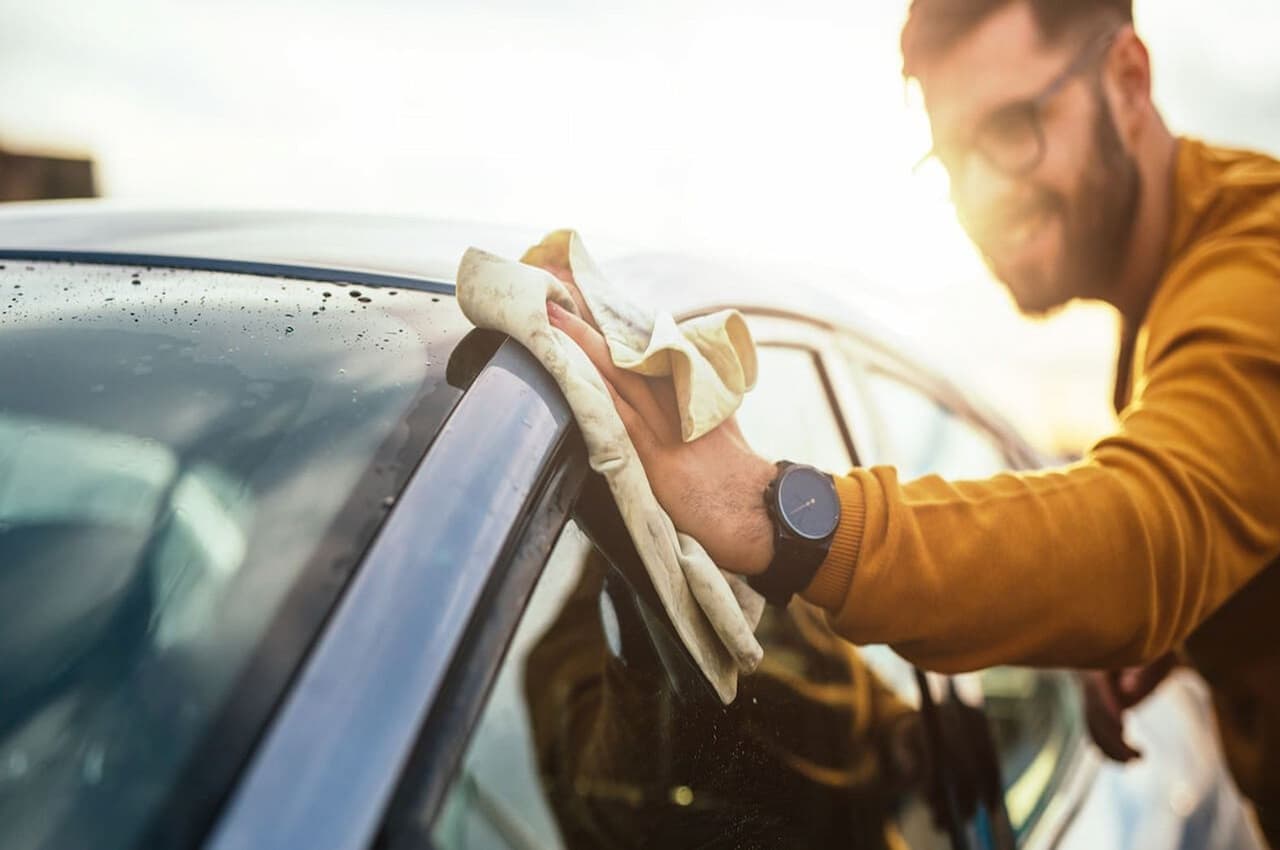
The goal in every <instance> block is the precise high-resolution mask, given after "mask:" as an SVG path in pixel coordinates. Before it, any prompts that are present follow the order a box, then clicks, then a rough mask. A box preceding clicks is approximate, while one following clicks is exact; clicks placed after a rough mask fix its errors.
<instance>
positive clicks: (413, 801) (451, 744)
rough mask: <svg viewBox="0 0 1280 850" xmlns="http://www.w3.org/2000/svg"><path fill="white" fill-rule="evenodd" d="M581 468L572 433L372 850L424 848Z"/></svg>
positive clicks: (444, 689)
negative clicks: (379, 842)
mask: <svg viewBox="0 0 1280 850" xmlns="http://www.w3.org/2000/svg"><path fill="white" fill-rule="evenodd" d="M588 470H589V467H588V465H587V459H586V448H585V447H584V446H583V444H582V439H581V436H580V435H579V433H578V432H577V431H576V430H574V431H573V432H572V434H571V435H570V436H568V437H565V438H563V439H562V440H561V441H560V442H559V443H558V445H557V449H556V459H555V460H554V461H553V462H552V466H551V467H550V469H548V470H547V471H546V472H545V474H544V476H543V481H542V483H541V485H540V487H539V490H538V495H537V496H536V498H535V500H534V501H533V503H532V504H531V505H530V506H529V509H528V511H527V515H526V516H525V517H524V518H523V521H522V522H521V524H520V526H519V528H518V530H517V531H516V532H515V535H516V536H514V537H513V539H512V540H511V541H510V542H509V544H508V546H507V549H506V551H505V552H504V555H503V556H502V558H501V559H500V562H503V561H505V562H506V563H505V566H504V567H502V568H499V569H496V570H495V571H494V572H493V574H492V575H491V576H490V580H489V582H488V584H487V585H486V587H485V589H484V593H483V595H482V597H481V599H480V601H479V602H478V603H477V605H476V607H475V611H474V615H473V617H472V619H471V621H470V622H469V623H468V624H467V629H466V631H465V633H464V635H463V638H462V642H461V644H460V648H459V650H458V652H457V653H456V654H455V655H454V657H453V658H452V660H451V661H450V664H449V670H448V672H447V673H446V674H445V679H444V681H443V683H442V684H441V686H440V689H439V691H438V692H437V693H436V695H435V698H434V700H433V703H432V706H431V710H430V713H429V714H428V716H427V719H426V721H425V722H424V723H423V726H422V730H421V732H420V733H419V735H418V738H417V741H416V742H415V743H414V746H413V754H412V756H411V757H410V758H409V761H408V763H407V765H406V766H405V768H404V769H403V770H402V771H401V773H400V775H399V776H398V777H397V780H396V782H397V788H396V791H395V793H394V795H393V797H392V802H391V804H390V805H389V807H388V810H387V815H386V817H385V819H384V821H383V823H382V825H381V826H380V828H379V835H380V837H381V841H382V843H381V844H380V845H379V846H382V847H387V848H391V849H392V850H395V848H401V847H429V846H431V834H432V830H433V829H434V828H435V825H436V822H437V820H438V819H439V817H440V816H441V814H442V813H443V810H444V805H445V803H446V802H447V801H448V796H449V790H450V789H451V787H452V785H453V782H454V781H455V780H456V779H457V778H458V776H459V769H460V767H461V765H462V761H463V757H464V756H465V755H466V752H467V748H468V746H469V745H470V743H471V738H472V735H473V734H474V732H475V729H476V726H477V725H478V724H479V722H480V718H481V716H482V715H483V714H484V709H485V707H486V705H488V700H489V696H490V694H491V693H492V691H493V686H494V684H495V683H496V682H497V678H498V673H499V671H500V670H501V668H502V664H503V662H504V661H505V660H506V656H507V651H508V648H509V647H510V644H511V641H512V640H513V639H514V637H515V634H516V631H517V630H518V628H519V625H520V621H521V618H522V617H523V616H524V612H525V609H526V608H527V607H528V605H529V602H530V600H531V599H532V598H533V594H534V590H535V589H536V587H537V584H538V580H539V579H540V578H541V577H542V575H543V572H544V570H545V568H546V566H547V561H548V559H549V558H550V556H551V553H552V551H553V550H554V549H555V545H556V543H557V541H558V540H559V538H560V534H561V532H562V531H563V530H564V527H565V525H566V524H567V523H568V521H569V518H570V516H571V515H572V512H573V504H574V502H575V501H576V499H577V496H578V493H579V491H580V490H581V489H582V485H583V483H584V481H585V480H586V477H587V474H588Z"/></svg>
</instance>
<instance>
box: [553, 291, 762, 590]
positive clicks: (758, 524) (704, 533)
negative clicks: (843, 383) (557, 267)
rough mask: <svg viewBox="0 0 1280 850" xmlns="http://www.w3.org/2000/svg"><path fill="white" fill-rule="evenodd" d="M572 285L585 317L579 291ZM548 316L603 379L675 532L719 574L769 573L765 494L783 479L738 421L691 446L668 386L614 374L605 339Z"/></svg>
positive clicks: (556, 313)
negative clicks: (754, 447)
mask: <svg viewBox="0 0 1280 850" xmlns="http://www.w3.org/2000/svg"><path fill="white" fill-rule="evenodd" d="M562 279H563V278H562ZM566 283H569V289H570V290H571V291H572V292H573V296H574V301H575V302H576V303H577V304H578V305H579V306H580V308H581V309H583V310H585V308H586V305H585V303H584V302H583V300H582V297H581V295H580V294H579V293H578V292H577V291H576V287H574V286H573V285H572V284H571V283H570V282H569V281H566ZM584 315H590V314H589V313H584ZM547 316H548V318H549V319H550V321H551V324H552V325H553V326H554V327H557V328H559V329H560V330H562V331H564V332H565V333H566V334H568V335H569V337H570V338H571V339H572V340H573V341H574V342H576V343H577V344H578V346H579V347H581V348H582V350H583V351H584V352H586V354H587V356H588V357H589V358H590V359H591V362H592V363H594V364H595V367H596V369H598V370H599V372H600V375H601V377H603V378H604V382H605V385H606V386H607V387H608V388H609V393H610V394H611V395H612V396H613V403H614V406H615V407H617V409H618V414H619V415H620V416H621V417H622V422H623V424H624V425H626V428H627V433H628V434H629V435H630V437H631V442H632V443H634V444H635V447H636V452H637V453H638V454H639V455H640V462H641V463H642V464H643V465H644V469H645V473H646V474H647V475H648V478H649V485H650V486H651V487H653V492H654V495H655V496H657V497H658V502H659V503H660V504H661V505H662V507H663V508H664V509H665V510H666V512H667V513H668V514H669V515H670V516H671V520H672V521H673V522H674V523H675V526H676V528H678V529H679V530H680V531H683V532H684V533H686V534H689V535H691V536H692V537H693V538H694V539H695V540H697V541H698V542H699V543H701V544H702V546H703V548H705V549H706V550H707V553H708V554H709V555H710V556H711V557H712V559H713V560H714V561H715V562H716V564H717V565H719V566H720V567H722V568H724V569H726V570H730V571H732V572H736V573H742V574H744V575H752V574H755V573H762V572H764V571H765V569H766V568H767V567H768V566H769V562H770V561H771V560H772V559H773V523H772V521H771V520H770V519H769V514H768V512H767V511H766V510H765V506H764V491H765V488H766V487H767V486H768V485H769V482H770V481H772V480H773V478H774V476H775V475H777V470H776V469H775V468H774V465H773V464H772V463H770V462H769V461H767V460H765V459H764V458H762V457H760V456H759V455H757V454H756V453H755V452H753V451H752V450H751V447H750V446H748V445H747V441H746V440H744V439H743V437H742V432H741V431H739V430H738V424H737V422H736V421H734V420H733V419H729V420H728V421H727V422H725V423H724V424H722V425H721V426H720V427H718V428H716V429H715V430H714V431H711V432H709V433H707V434H705V435H704V436H702V437H700V438H698V439H697V440H694V441H693V442H690V443H686V442H684V441H683V440H682V439H681V436H680V419H679V415H678V413H677V411H676V404H675V398H674V397H673V396H672V394H671V392H670V389H669V388H668V387H667V386H666V385H665V384H663V383H661V382H658V381H651V380H650V379H648V378H646V377H644V376H643V375H636V374H634V373H631V372H627V371H625V370H623V369H619V368H618V367H616V366H614V365H613V360H612V358H610V356H609V348H608V344H607V343H606V342H605V339H604V337H603V336H602V335H601V334H600V332H599V331H597V330H596V329H595V328H593V327H592V326H591V325H589V324H587V323H586V322H584V321H583V320H582V319H579V318H578V317H577V316H575V315H573V314H572V313H570V312H569V311H567V310H564V309H562V308H560V307H559V306H557V305H555V304H552V303H548V304H547Z"/></svg>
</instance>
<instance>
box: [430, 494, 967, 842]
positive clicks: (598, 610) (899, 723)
mask: <svg viewBox="0 0 1280 850" xmlns="http://www.w3.org/2000/svg"><path fill="white" fill-rule="evenodd" d="M588 498H591V494H587V495H586V496H584V500H585V499H588ZM580 516H582V515H580ZM588 528H589V529H590V533H588V531H587V530H586V529H588ZM629 548H630V547H629V544H623V543H620V542H619V541H617V540H613V539H608V540H606V539H604V537H603V536H602V535H601V534H600V529H599V527H598V526H597V525H596V524H595V523H594V522H593V521H589V518H587V517H585V516H583V518H581V519H578V520H574V521H571V522H570V523H569V524H568V525H567V526H566V528H565V530H564V532H563V534H562V536H561V538H560V540H559V542H558V544H557V545H556V547H555V549H554V551H553V554H552V556H551V558H550V560H549V561H548V563H547V566H546V568H545V570H544V572H543V575H542V577H541V578H540V579H539V583H538V585H537V587H536V588H535V590H534V593H533V596H532V598H531V600H530V603H529V606H528V608H527V609H526V611H525V613H524V615H523V618H522V620H521V622H520V624H519V625H518V627H517V630H516V634H515V636H514V638H513V640H512V643H511V645H510V648H509V650H508V653H507V656H506V657H505V659H504V661H503V663H502V665H501V669H500V672H499V674H498V679H497V681H496V684H495V687H494V688H493V690H492V692H491V695H490V698H489V700H488V703H487V704H486V706H485V708H484V710H483V711H482V713H481V717H480V720H479V723H478V724H477V726H476V728H475V731H474V733H473V736H472V738H471V740H470V741H469V742H468V745H467V749H466V752H465V755H464V757H463V759H462V762H461V765H460V767H459V769H458V771H457V774H456V776H455V779H454V781H453V784H452V786H451V788H450V789H449V791H448V793H447V796H446V802H445V804H444V807H443V809H442V810H441V812H440V813H439V815H438V816H437V819H436V821H435V823H434V826H433V828H432V831H431V834H432V841H433V844H434V845H435V846H437V847H439V848H442V850H463V848H491V847H511V848H534V847H537V848H553V847H568V848H593V850H594V848H613V847H636V848H645V847H662V848H683V847H761V848H765V847H845V848H877V850H880V848H884V850H888V848H898V847H903V846H910V847H915V848H924V850H932V848H945V847H948V846H949V844H948V842H947V839H946V838H945V836H944V835H942V834H941V833H939V832H937V831H936V830H935V829H934V828H933V826H932V814H931V810H930V809H929V807H928V804H927V803H926V802H925V797H924V796H923V794H922V793H920V792H918V790H917V789H920V788H923V786H924V783H925V782H926V778H927V769H926V764H927V759H926V757H925V753H924V750H923V733H922V730H921V727H922V723H921V719H920V715H919V712H918V711H917V710H916V709H915V708H914V707H913V706H912V705H911V704H910V702H909V701H908V698H906V697H904V696H900V695H899V693H897V692H896V691H895V690H894V689H893V688H892V687H891V686H890V685H889V684H887V683H886V682H885V681H884V680H882V679H881V678H880V677H878V676H877V675H876V674H875V673H874V672H873V670H872V668H871V667H870V666H869V665H868V664H867V663H865V662H864V661H863V659H862V657H861V656H860V654H859V652H858V650H857V649H856V648H854V647H853V646H851V645H850V644H849V643H847V642H846V641H844V640H842V639H840V638H839V637H837V636H836V635H835V634H834V633H833V632H832V631H831V630H830V629H829V627H828V626H827V624H826V618H825V617H824V616H822V615H821V613H819V612H818V611H817V610H816V609H813V608H811V607H809V606H806V605H804V604H803V603H802V602H798V603H795V604H793V605H792V606H791V608H789V609H788V610H786V611H768V612H766V615H765V619H764V620H763V621H762V622H761V625H760V628H759V630H758V635H759V636H760V638H761V640H762V642H763V643H764V644H765V658H764V662H763V663H762V665H761V668H760V669H759V670H758V671H757V672H756V673H755V674H753V675H751V676H744V677H743V678H742V679H741V681H740V685H739V695H738V698H737V699H736V700H735V702H734V703H733V704H732V705H730V706H727V707H726V706H722V705H721V704H720V703H719V701H718V700H716V699H715V697H714V695H712V694H711V692H710V689H709V688H705V689H702V690H699V689H694V688H687V687H681V686H679V683H678V682H677V681H676V679H677V678H678V676H679V675H681V674H680V673H679V671H678V669H677V668H678V666H679V665H678V664H676V663H675V662H673V660H672V658H671V657H670V655H671V653H673V652H680V651H682V650H681V648H680V647H679V646H678V645H676V646H674V647H673V645H672V644H671V642H670V641H671V630H670V624H669V622H668V621H667V620H666V618H665V614H663V613H662V611H661V610H658V609H655V607H654V604H653V602H654V598H653V597H651V596H650V595H649V594H647V593H646V592H645V590H646V588H647V589H648V590H651V589H652V588H651V587H649V586H648V585H647V584H646V582H647V581H648V580H647V578H645V577H644V576H637V575H635V572H634V564H629V563H624V562H626V561H627V559H626V558H625V557H619V553H620V552H624V551H625V550H626V549H629ZM615 550H616V551H615ZM630 551H631V552H634V550H633V549H631V550H630Z"/></svg>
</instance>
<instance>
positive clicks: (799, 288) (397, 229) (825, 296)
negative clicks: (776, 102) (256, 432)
mask: <svg viewBox="0 0 1280 850" xmlns="http://www.w3.org/2000/svg"><path fill="white" fill-rule="evenodd" d="M542 235H543V233H542V231H539V230H535V229H532V228H527V227H516V226H503V225H494V224H488V223H480V222H471V221H460V220H447V219H437V218H428V217H422V216H411V215H379V214H368V213H340V212H315V211H301V210H274V211H273V210H244V209H189V208H188V209H183V208H157V207H154V206H137V205H130V204H123V203H118V202H111V201H102V200H93V201H54V202H39V203H26V204H12V205H7V206H5V207H3V208H0V252H4V253H8V254H18V255H21V254H23V253H24V252H32V253H39V254H42V255H47V253H49V252H52V253H54V254H73V255H74V254H81V255H102V254H119V255H126V256H128V257H130V258H131V260H130V261H131V262H134V263H137V262H140V261H145V260H147V259H153V260H162V259H164V258H168V259H169V260H171V261H172V260H176V259H177V258H181V259H182V260H195V259H199V260H203V261H215V264H214V266H213V267H219V266H217V265H216V262H217V261H223V262H225V263H234V264H237V265H243V264H271V265H274V266H277V268H274V269H268V268H262V269H261V271H263V272H265V273H274V274H283V275H286V276H298V277H307V276H314V275H310V274H304V273H301V270H302V269H307V270H311V271H316V270H321V269H323V270H326V271H327V272H329V275H327V276H328V277H330V278H332V279H341V278H342V275H341V274H333V273H334V272H351V273H359V274H362V275H365V277H364V278H363V279H362V280H361V282H363V283H366V284H369V285H377V284H379V283H384V284H389V285H395V284H397V283H402V284H403V283H408V281H409V280H417V281H420V282H431V283H434V284H447V285H449V286H450V287H451V286H452V283H453V280H454V277H455V273H456V271H457V262H458V259H459V258H460V257H461V256H462V254H463V252H464V251H465V250H466V249H467V248H469V247H472V246H475V247H480V248H483V249H484V250H486V251H490V252H491V253H495V254H499V255H502V256H509V257H518V256H520V255H521V254H522V253H523V252H524V250H525V249H526V248H527V247H528V246H529V245H531V244H534V243H536V242H537V241H538V240H539V239H540V238H541V237H542ZM587 238H588V241H589V242H590V246H591V251H592V254H593V256H594V257H595V259H596V260H597V261H598V262H599V264H600V265H601V267H602V268H603V269H604V271H605V272H606V273H607V274H608V275H609V276H610V278H611V279H612V280H613V281H614V282H615V283H616V284H619V285H620V286H622V288H623V289H624V290H625V291H628V292H630V293H632V294H633V295H634V296H636V297H637V299H638V300H641V301H644V302H647V303H659V304H662V305H663V306H664V308H665V309H667V310H669V311H670V312H672V313H674V314H676V315H677V316H680V315H688V314H692V313H701V312H706V311H708V310H711V309H716V308H718V307H722V306H733V307H736V308H739V309H745V310H757V311H761V312H767V313H772V314H775V315H784V316H790V317H793V318H796V319H802V320H805V321H808V322H817V323H820V324H825V325H827V326H828V327H832V328H838V329H841V330H843V331H845V332H848V333H851V334H853V335H854V336H856V337H858V338H859V339H860V340H861V341H862V342H864V343H866V344H869V345H873V346H875V347H876V348H878V349H880V350H881V351H882V352H884V353H886V354H888V355H891V356H892V357H893V358H895V359H896V360H898V361H900V362H901V363H902V364H903V365H904V366H905V367H906V368H907V369H908V370H910V371H912V372H915V373H916V374H918V375H920V376H922V377H927V378H928V379H929V384H930V385H931V386H932V387H933V388H934V389H939V390H943V391H945V393H946V394H947V395H949V396H951V397H953V398H961V399H964V401H965V406H966V407H967V408H969V411H970V413H974V414H976V415H978V416H979V417H980V418H981V419H982V420H984V421H985V422H987V423H988V424H989V425H991V426H992V427H995V428H997V429H998V430H1000V431H1003V432H1004V433H1006V434H1007V435H1013V434H1014V431H1013V429H1012V428H1010V427H1009V426H1008V425H1007V424H1006V423H1004V421H1003V420H1002V418H1001V417H999V416H998V415H996V414H994V413H993V412H992V411H991V410H989V409H988V408H986V407H984V406H983V405H982V404H981V403H978V402H975V401H974V400H973V397H972V394H970V393H967V392H964V391H962V390H961V389H958V388H957V387H958V386H961V385H962V384H961V382H959V381H957V380H955V378H954V376H950V375H948V374H947V370H946V369H945V367H943V366H942V365H941V364H939V363H937V362H932V361H931V359H930V358H929V357H927V356H925V354H924V353H923V352H921V351H919V349H918V347H917V346H915V345H913V344H912V343H911V342H910V341H909V339H908V334H907V333H906V328H905V327H904V324H905V323H904V321H903V314H902V312H901V310H898V309H895V308H894V307H893V306H892V305H890V304H889V302H888V301H887V300H886V299H885V298H884V297H883V296H881V295H879V294H877V291H876V289H875V287H873V286H871V285H869V283H868V282H867V281H865V280H863V279H861V278H859V277H858V276H857V275H855V274H851V273H849V272H847V271H842V270H833V269H824V268H813V267H805V266H803V265H785V266H784V265H776V264H775V265H762V264H748V263H743V262H737V261H725V260H709V259H703V258H695V257H691V256H688V255H685V254H678V253H666V252H643V251H635V250H632V249H630V248H628V247H623V246H622V245H620V244H618V243H616V242H612V241H610V240H609V239H608V238H604V239H600V238H597V237H596V236H594V235H589V234H588V235H587ZM69 258H72V257H69ZM98 259H102V258H101V257H100V256H99V257H98ZM157 264H167V265H178V266H184V265H188V264H189V263H186V262H176V261H174V262H168V263H160V262H157ZM191 265H195V264H191ZM206 267H210V266H209V265H208V264H207V263H206ZM221 267H223V268H225V267H226V266H221ZM241 270H242V271H253V269H249V268H241ZM291 270H292V271H293V272H295V274H293V275H290V271H291ZM378 276H386V277H388V278H391V277H396V278H404V279H406V280H402V281H394V280H390V279H387V280H380V279H379V277H378ZM430 288H432V289H433V290H435V291H441V290H440V289H439V288H438V287H436V286H431V287H430ZM833 291H841V292H842V293H843V295H844V297H842V298H837V297H835V296H833V295H831V294H830V293H831V292H833ZM855 303H856V304H857V305H858V307H857V309H854V308H853V307H852V306H851V305H852V304H855Z"/></svg>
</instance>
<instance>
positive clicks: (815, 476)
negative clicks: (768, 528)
mask: <svg viewBox="0 0 1280 850" xmlns="http://www.w3.org/2000/svg"><path fill="white" fill-rule="evenodd" d="M778 507H779V508H780V509H781V513H782V517H783V519H785V520H786V522H787V524H788V525H790V526H791V529H792V530H793V531H794V532H795V533H796V534H798V535H800V536H801V537H806V538H808V539H810V540H821V539H822V538H824V537H827V536H828V535H830V534H831V533H832V532H833V531H835V530H836V525H837V524H839V522H840V500H839V498H838V497H837V496H836V488H835V486H834V485H832V483H831V478H830V477H828V476H826V475H824V474H823V473H821V472H819V471H818V470H816V469H813V468H812V467H808V466H793V467H791V468H790V469H788V470H787V471H786V474H784V475H783V476H782V480H781V481H779V482H778Z"/></svg>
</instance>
